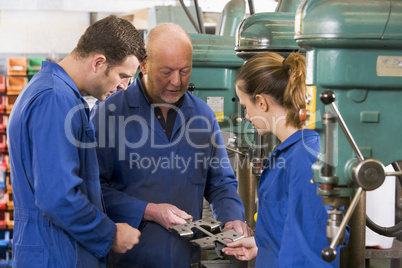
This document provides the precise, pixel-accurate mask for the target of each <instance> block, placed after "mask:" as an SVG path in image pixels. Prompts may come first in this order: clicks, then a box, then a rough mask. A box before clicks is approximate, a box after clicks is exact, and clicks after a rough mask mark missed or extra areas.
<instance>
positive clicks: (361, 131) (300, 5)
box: [181, 0, 402, 267]
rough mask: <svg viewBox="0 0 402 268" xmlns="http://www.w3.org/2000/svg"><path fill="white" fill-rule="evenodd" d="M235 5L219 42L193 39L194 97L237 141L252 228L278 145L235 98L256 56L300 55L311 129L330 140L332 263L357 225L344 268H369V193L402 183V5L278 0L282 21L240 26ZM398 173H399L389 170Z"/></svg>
mask: <svg viewBox="0 0 402 268" xmlns="http://www.w3.org/2000/svg"><path fill="white" fill-rule="evenodd" d="M181 2H182V1H181ZM249 2H250V3H251V2H252V1H249ZM228 6H230V8H229V9H226V10H225V11H224V12H223V13H222V14H226V15H227V16H230V19H229V17H228V18H222V20H221V22H224V23H223V24H221V25H220V27H226V28H223V29H222V28H220V29H218V30H217V33H218V34H217V35H207V34H204V33H203V32H202V27H201V26H200V27H198V28H199V33H192V34H190V36H191V39H192V41H193V45H194V55H193V71H192V76H191V79H190V83H192V86H190V87H189V91H190V92H191V93H192V94H194V95H195V96H198V97H200V98H201V99H203V100H204V101H206V102H207V103H208V104H209V105H210V107H211V108H212V110H213V111H214V112H215V114H216V116H217V118H218V121H219V124H220V127H221V130H222V131H223V132H224V133H229V136H230V137H229V141H230V144H228V146H227V149H228V151H230V152H235V153H236V154H235V156H236V158H235V164H234V167H235V171H236V175H237V178H238V180H239V194H240V196H241V198H242V200H243V203H244V205H245V208H246V221H247V223H248V224H249V225H250V226H251V227H254V226H255V222H254V213H255V212H256V211H257V205H256V200H257V196H256V189H257V184H258V178H259V175H260V172H261V170H262V169H261V168H262V166H263V165H264V159H266V158H267V157H268V155H269V153H270V152H271V151H272V150H273V148H274V147H275V146H277V145H278V144H279V141H278V140H277V139H276V138H275V137H274V136H273V135H272V136H268V137H264V138H262V137H260V136H258V134H257V133H256V132H255V131H254V129H253V126H252V125H251V124H250V123H249V122H245V121H244V120H243V117H244V114H243V110H242V108H241V106H240V105H239V103H238V99H237V97H236V94H235V90H234V88H235V86H234V82H235V76H236V72H237V70H238V68H240V67H241V66H242V65H243V62H244V61H246V60H247V59H249V58H250V57H252V56H253V55H255V54H257V53H261V52H265V51H273V52H277V53H279V54H281V55H282V56H284V57H286V56H287V55H288V54H289V53H291V52H293V51H299V52H300V53H303V54H305V55H306V59H307V77H306V83H307V90H308V91H307V96H306V101H307V114H308V116H309V117H308V120H307V121H306V126H307V127H308V128H311V129H315V130H316V131H317V132H319V133H320V136H321V141H322V142H321V150H322V151H321V154H320V158H319V161H318V162H317V163H315V164H314V165H313V167H312V169H313V172H314V178H313V180H312V183H315V184H317V194H318V195H320V196H322V200H323V204H324V205H327V206H329V207H331V209H330V210H329V211H328V213H329V219H328V226H327V237H328V240H329V247H328V248H326V249H324V250H323V258H324V259H325V260H327V261H332V260H333V259H334V258H335V257H336V256H335V254H336V253H335V248H336V246H338V245H339V244H342V242H343V235H344V229H345V227H346V225H347V224H348V225H349V226H350V227H351V229H352V233H351V236H350V241H349V245H348V247H347V248H346V249H344V250H342V253H341V267H356V266H357V267H364V261H365V256H364V254H365V243H364V242H365V237H364V235H365V222H366V215H365V202H364V201H365V191H369V190H373V189H376V188H377V187H379V186H380V185H381V184H382V182H383V181H384V180H385V179H386V177H387V176H390V175H393V176H402V172H401V171H400V169H399V165H398V161H401V160H402V146H400V145H401V141H400V138H399V136H400V134H399V130H400V128H401V126H402V118H400V117H399V114H400V112H399V111H400V108H399V105H398V104H399V103H400V102H401V101H402V91H401V89H402V1H381V0H377V1H363V0H354V1H352V0H288V1H286V0H282V1H281V0H279V2H278V6H277V9H276V10H275V12H266V13H258V14H253V12H250V13H251V15H250V16H249V17H248V18H245V19H243V20H242V21H241V22H240V20H239V18H243V17H244V16H245V10H244V1H242V0H231V1H229V4H228ZM250 6H251V5H250ZM229 11H231V13H230V12H229ZM197 14H198V13H197ZM226 15H225V16H226ZM192 21H193V24H195V23H194V21H195V20H194V19H193V20H192ZM198 21H200V18H198ZM238 22H239V23H238ZM237 24H238V27H237V26H236V25H237ZM195 28H197V27H196V26H195ZM235 28H237V33H236V36H234V35H235V33H234V32H233V29H235ZM304 112H305V111H304ZM389 164H393V166H394V168H395V170H396V172H392V173H390V172H386V171H385V168H384V167H385V166H387V165H389ZM359 200H360V202H359ZM368 225H369V227H370V228H372V229H374V230H375V231H376V232H379V233H381V234H383V235H387V236H396V235H397V234H399V233H400V232H401V229H402V228H401V225H402V223H400V224H397V225H396V226H395V227H392V228H388V229H387V230H386V231H383V230H382V229H381V227H378V226H376V225H375V224H374V223H372V222H370V220H368ZM322 235H325V234H322Z"/></svg>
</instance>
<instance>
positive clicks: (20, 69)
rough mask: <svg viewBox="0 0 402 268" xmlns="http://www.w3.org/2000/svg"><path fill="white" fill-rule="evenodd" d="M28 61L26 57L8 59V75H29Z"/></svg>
mask: <svg viewBox="0 0 402 268" xmlns="http://www.w3.org/2000/svg"><path fill="white" fill-rule="evenodd" d="M27 67H28V60H27V58H25V57H21V58H8V69H7V74H8V75H24V76H26V75H27Z"/></svg>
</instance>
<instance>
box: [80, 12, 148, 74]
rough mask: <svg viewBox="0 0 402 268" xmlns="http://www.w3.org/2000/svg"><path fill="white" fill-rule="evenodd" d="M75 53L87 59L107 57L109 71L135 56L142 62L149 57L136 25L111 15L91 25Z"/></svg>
mask: <svg viewBox="0 0 402 268" xmlns="http://www.w3.org/2000/svg"><path fill="white" fill-rule="evenodd" d="M73 53H76V54H78V56H80V57H82V58H85V57H88V56H89V55H90V54H92V53H101V54H103V55H104V56H105V57H106V60H107V62H108V69H110V68H112V67H114V66H116V65H119V64H121V63H122V62H123V61H124V60H125V59H126V58H127V57H128V56H131V55H134V56H135V57H136V58H137V59H138V60H139V61H140V62H142V61H144V60H145V59H146V57H147V54H146V51H145V46H144V40H143V38H142V36H141V34H140V33H139V32H138V31H137V29H136V28H135V27H134V25H133V24H132V23H131V22H129V21H128V20H125V19H123V18H120V17H117V16H115V15H110V16H108V17H106V18H104V19H101V20H98V21H97V22H95V23H93V24H92V25H90V26H89V27H88V28H87V29H86V31H85V32H84V34H83V35H82V36H81V38H80V40H79V41H78V44H77V46H76V47H75V48H74V50H73Z"/></svg>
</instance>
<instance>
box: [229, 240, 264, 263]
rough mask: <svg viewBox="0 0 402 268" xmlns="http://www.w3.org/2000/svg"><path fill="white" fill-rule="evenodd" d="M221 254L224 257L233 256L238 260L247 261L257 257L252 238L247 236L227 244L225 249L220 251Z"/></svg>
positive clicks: (256, 249) (255, 246)
mask: <svg viewBox="0 0 402 268" xmlns="http://www.w3.org/2000/svg"><path fill="white" fill-rule="evenodd" d="M222 252H223V253H225V254H226V255H232V256H235V258H236V259H238V260H241V261H249V260H252V259H254V258H255V257H257V253H258V248H257V245H256V244H255V240H254V236H249V237H246V238H242V239H239V240H237V241H235V242H232V243H228V244H227V247H225V248H223V249H222Z"/></svg>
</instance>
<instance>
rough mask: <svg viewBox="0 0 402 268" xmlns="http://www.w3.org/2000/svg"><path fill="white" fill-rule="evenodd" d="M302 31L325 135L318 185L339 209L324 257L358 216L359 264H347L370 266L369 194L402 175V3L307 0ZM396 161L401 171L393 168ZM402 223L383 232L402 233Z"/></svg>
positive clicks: (332, 213) (316, 113)
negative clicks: (367, 240) (389, 178)
mask: <svg viewBox="0 0 402 268" xmlns="http://www.w3.org/2000/svg"><path fill="white" fill-rule="evenodd" d="M295 32H296V33H295V40H296V42H297V44H298V45H299V46H300V47H302V48H304V49H305V50H306V59H307V77H306V83H307V85H308V86H309V88H310V89H311V96H310V97H311V102H312V103H314V104H315V105H312V106H310V107H309V111H308V113H309V114H310V115H311V117H310V122H309V125H311V126H313V128H315V129H316V130H317V131H318V132H319V133H320V136H321V140H322V146H321V148H322V149H321V157H320V160H319V161H318V162H317V163H315V164H314V165H313V172H314V183H317V185H318V186H317V194H319V195H321V196H322V200H323V204H324V205H329V206H331V207H332V209H331V210H329V211H328V213H329V220H328V226H327V237H328V239H329V241H330V246H329V247H328V248H326V249H324V250H323V253H322V255H323V258H324V259H325V260H327V261H332V260H334V258H335V254H336V252H335V251H334V249H335V247H336V246H337V245H339V244H341V243H342V241H343V234H344V229H345V226H346V224H347V223H348V222H349V220H350V219H351V217H352V215H353V217H352V219H354V220H352V221H351V222H349V225H350V227H351V229H352V233H351V241H350V244H351V245H350V246H351V247H353V253H350V256H349V259H350V261H354V262H355V263H350V262H349V264H348V265H345V267H364V260H365V257H364V252H365V245H364V241H365V240H364V234H365V232H364V230H365V221H366V219H365V203H364V200H365V195H364V193H365V191H370V190H373V189H376V188H378V187H379V186H381V184H382V183H383V181H384V180H385V179H386V177H387V176H400V175H402V172H400V169H399V167H398V165H397V163H398V161H400V160H402V140H401V137H400V130H401V128H402V117H401V116H400V115H401V112H400V103H401V101H402V2H401V1H362V0H358V1H356V0H354V1H352V0H306V1H303V3H302V4H301V5H300V6H299V8H298V10H297V15H296V23H295ZM314 106H315V107H314ZM389 164H393V165H394V167H395V170H397V171H396V172H386V171H385V166H387V165H389ZM359 200H360V202H359ZM343 206H345V207H346V208H347V210H345V211H344V210H343ZM356 208H357V209H356ZM355 209H356V210H355ZM354 211H355V213H353V212H354ZM344 214H345V216H344V217H343V215H344ZM401 224H402V223H401ZM401 224H398V225H397V226H395V227H393V228H388V233H384V234H383V235H387V236H396V234H398V233H400V232H401ZM369 227H370V226H369ZM370 228H373V227H372V226H371V227H370ZM356 237H357V239H355V238H356ZM352 238H353V239H352ZM341 255H342V254H341Z"/></svg>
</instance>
